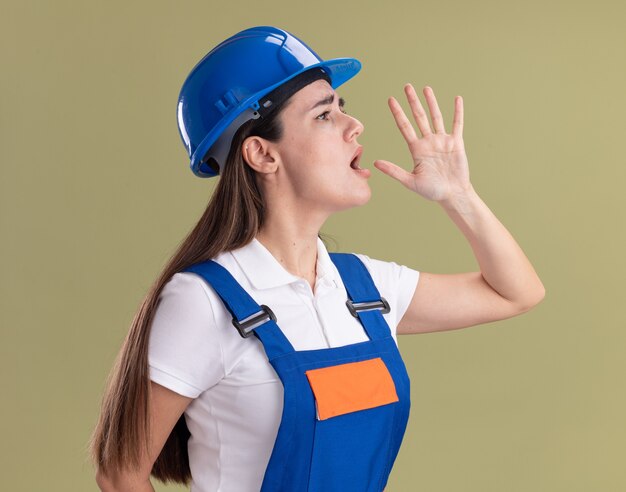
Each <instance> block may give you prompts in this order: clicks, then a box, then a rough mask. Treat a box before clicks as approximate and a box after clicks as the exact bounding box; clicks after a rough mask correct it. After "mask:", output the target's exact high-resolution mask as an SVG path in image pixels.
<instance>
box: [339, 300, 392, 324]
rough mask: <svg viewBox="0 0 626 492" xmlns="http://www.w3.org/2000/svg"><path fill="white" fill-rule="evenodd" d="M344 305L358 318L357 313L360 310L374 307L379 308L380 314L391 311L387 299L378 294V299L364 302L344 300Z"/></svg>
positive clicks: (370, 309) (368, 309) (371, 309)
mask: <svg viewBox="0 0 626 492" xmlns="http://www.w3.org/2000/svg"><path fill="white" fill-rule="evenodd" d="M346 306H348V309H349V310H350V314H352V316H354V317H355V318H357V319H358V317H359V316H358V313H359V312H360V311H373V310H374V309H380V310H381V311H380V312H381V313H382V314H385V313H388V312H389V311H391V308H390V307H389V303H388V302H387V299H385V298H384V297H383V296H380V300H379V301H366V302H352V301H351V300H350V299H348V300H347V301H346Z"/></svg>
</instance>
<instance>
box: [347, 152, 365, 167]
mask: <svg viewBox="0 0 626 492" xmlns="http://www.w3.org/2000/svg"><path fill="white" fill-rule="evenodd" d="M361 154H363V147H359V148H358V149H357V151H356V154H355V155H354V157H353V158H352V161H350V167H351V168H352V169H357V170H358V169H362V168H361V167H360V166H359V163H360V162H361Z"/></svg>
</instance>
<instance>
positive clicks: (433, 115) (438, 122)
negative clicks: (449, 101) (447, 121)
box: [424, 86, 446, 133]
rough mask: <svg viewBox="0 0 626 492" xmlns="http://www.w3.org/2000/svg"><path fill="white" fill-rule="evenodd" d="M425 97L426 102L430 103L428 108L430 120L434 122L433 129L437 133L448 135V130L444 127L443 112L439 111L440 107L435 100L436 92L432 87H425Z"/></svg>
mask: <svg viewBox="0 0 626 492" xmlns="http://www.w3.org/2000/svg"><path fill="white" fill-rule="evenodd" d="M424 95H425V96H426V102H428V108H429V109H430V119H431V120H433V128H434V129H435V133H446V129H445V128H444V125H443V117H442V116H441V111H439V105H438V104H437V99H436V98H435V92H434V91H433V89H432V87H430V86H426V87H424Z"/></svg>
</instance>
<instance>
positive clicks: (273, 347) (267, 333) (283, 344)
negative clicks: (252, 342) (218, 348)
mask: <svg viewBox="0 0 626 492" xmlns="http://www.w3.org/2000/svg"><path fill="white" fill-rule="evenodd" d="M182 271H183V272H191V273H195V274H197V275H200V276H201V277H202V278H203V279H204V280H205V281H206V282H207V283H208V284H209V285H211V287H213V289H214V290H215V292H217V295H218V296H219V297H220V298H221V299H222V301H223V302H224V305H225V306H226V309H228V311H229V312H230V314H232V316H233V321H232V323H233V325H234V326H235V328H237V331H239V334H240V335H241V336H242V337H244V338H247V337H249V336H251V335H252V334H253V333H254V335H255V336H256V337H257V338H259V339H260V340H261V343H262V344H263V347H264V349H265V352H266V354H267V356H268V357H269V358H270V359H273V358H274V357H278V356H280V355H284V354H288V353H291V352H294V348H293V346H292V345H291V343H290V342H289V340H288V339H287V337H285V335H284V334H283V332H282V331H281V329H280V328H279V327H278V325H277V324H276V316H275V315H274V313H273V312H272V310H271V309H270V308H269V307H268V306H266V305H264V304H263V305H261V306H259V304H257V302H256V301H255V300H254V299H253V298H252V297H251V296H250V294H248V292H246V290H245V289H244V288H243V287H242V286H241V285H240V284H239V282H237V281H236V280H235V278H234V277H233V276H232V275H231V273H230V272H229V271H228V270H227V269H226V268H224V267H223V266H222V265H220V264H219V263H217V262H215V261H213V260H207V261H203V262H200V263H195V264H193V265H191V266H189V267H187V268H185V269H184V270H182Z"/></svg>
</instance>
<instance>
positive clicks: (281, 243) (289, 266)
mask: <svg viewBox="0 0 626 492" xmlns="http://www.w3.org/2000/svg"><path fill="white" fill-rule="evenodd" d="M318 232H319V230H318V229H317V228H310V229H307V228H306V227H303V226H302V225H301V224H298V225H296V224H292V226H291V227H278V225H277V224H275V223H271V222H270V223H267V224H265V225H264V226H263V228H262V229H261V230H260V231H259V232H258V234H257V235H256V239H257V240H258V241H259V242H260V243H261V244H262V245H263V246H265V248H267V250H268V251H269V252H270V253H272V256H274V258H276V260H278V262H279V263H280V264H281V265H282V266H283V267H284V268H285V270H287V271H288V272H289V273H291V274H292V275H296V276H298V277H302V278H304V279H306V280H308V281H309V283H310V284H311V285H314V284H315V278H316V276H317V271H316V266H317V239H318V236H317V234H318Z"/></svg>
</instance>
